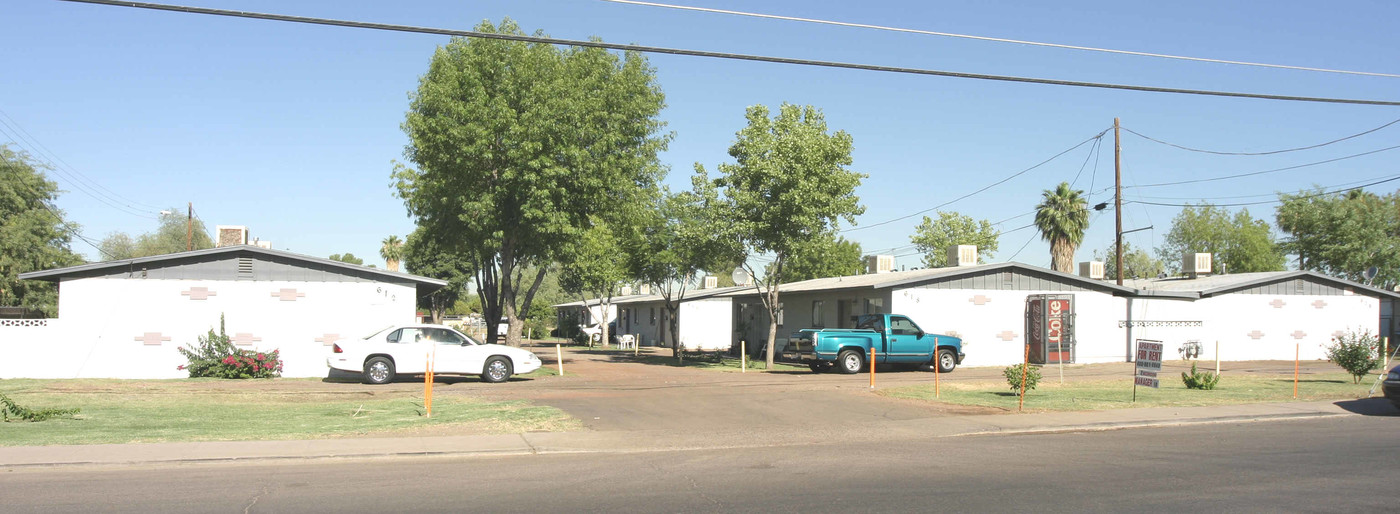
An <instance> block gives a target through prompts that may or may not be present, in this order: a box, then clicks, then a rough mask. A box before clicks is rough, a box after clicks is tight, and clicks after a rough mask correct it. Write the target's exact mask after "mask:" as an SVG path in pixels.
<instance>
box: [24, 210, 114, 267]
mask: <svg viewBox="0 0 1400 514" xmlns="http://www.w3.org/2000/svg"><path fill="white" fill-rule="evenodd" d="M35 203H37V204H39V206H40V207H43V208H44V210H46V211H49V214H52V215H53V217H54V218H57V219H58V221H59V222H60V223H69V222H67V221H64V219H63V216H62V215H60V214H59V213H58V212H56V211H54V210H53V207H49V204H48V203H46V202H43V201H39V202H35ZM72 234H73V236H74V237H77V238H78V239H81V240H82V241H83V242H84V243H87V244H88V245H89V246H91V247H93V249H95V250H97V253H98V254H99V255H103V256H106V257H107V258H108V259H115V258H116V257H114V256H112V254H109V253H107V251H106V250H103V249H102V246H101V245H98V244H97V243H94V242H92V240H91V239H88V238H87V237H85V236H83V233H82V232H79V231H78V229H77V227H73V232H72Z"/></svg>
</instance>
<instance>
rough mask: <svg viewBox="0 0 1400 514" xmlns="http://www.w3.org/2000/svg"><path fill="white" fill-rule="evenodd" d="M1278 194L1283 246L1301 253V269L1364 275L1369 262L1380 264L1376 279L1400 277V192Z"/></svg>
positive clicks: (1277, 215) (1384, 281) (1359, 277)
mask: <svg viewBox="0 0 1400 514" xmlns="http://www.w3.org/2000/svg"><path fill="white" fill-rule="evenodd" d="M1279 199H1280V200H1282V201H1283V204H1282V205H1279V207H1278V210H1277V211H1276V212H1275V219H1276V220H1277V222H1278V227H1279V230H1280V231H1282V232H1283V233H1284V235H1285V237H1284V239H1283V241H1281V242H1280V245H1279V246H1280V248H1281V249H1282V250H1283V251H1284V252H1285V253H1287V254H1290V255H1294V256H1297V257H1298V261H1299V266H1298V267H1299V268H1300V269H1305V270H1312V271H1318V272H1321V273H1326V274H1328V275H1333V276H1338V277H1343V278H1347V279H1350V280H1356V281H1364V280H1365V277H1364V276H1363V273H1364V272H1365V271H1366V268H1369V267H1371V266H1375V267H1376V269H1377V270H1378V271H1379V273H1378V274H1377V276H1376V277H1375V279H1374V280H1375V281H1376V283H1379V284H1395V283H1400V194H1397V193H1392V194H1388V195H1385V196H1378V195H1376V194H1374V193H1368V192H1365V191H1361V190H1353V191H1348V192H1346V193H1324V192H1323V191H1322V190H1321V189H1318V190H1315V191H1303V192H1299V193H1297V194H1281V195H1279Z"/></svg>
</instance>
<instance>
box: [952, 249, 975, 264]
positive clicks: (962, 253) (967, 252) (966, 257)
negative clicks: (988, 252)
mask: <svg viewBox="0 0 1400 514" xmlns="http://www.w3.org/2000/svg"><path fill="white" fill-rule="evenodd" d="M948 265H949V266H976V265H977V245H954V246H949V247H948Z"/></svg>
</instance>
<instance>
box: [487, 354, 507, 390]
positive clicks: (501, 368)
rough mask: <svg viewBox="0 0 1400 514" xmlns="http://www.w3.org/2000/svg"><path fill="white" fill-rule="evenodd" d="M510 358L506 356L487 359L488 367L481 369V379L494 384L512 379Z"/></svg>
mask: <svg viewBox="0 0 1400 514" xmlns="http://www.w3.org/2000/svg"><path fill="white" fill-rule="evenodd" d="M510 374H511V366H510V360H509V359H506V358H505V357H500V356H497V357H492V358H490V359H486V367H484V368H482V370H481V379H482V380H484V381H486V382H491V383H493V384H495V383H500V382H505V381H506V380H510Z"/></svg>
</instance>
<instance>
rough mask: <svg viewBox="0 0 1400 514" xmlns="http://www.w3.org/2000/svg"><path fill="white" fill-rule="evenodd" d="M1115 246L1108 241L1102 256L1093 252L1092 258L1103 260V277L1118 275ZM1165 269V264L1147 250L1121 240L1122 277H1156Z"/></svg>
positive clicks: (1115, 276)
mask: <svg viewBox="0 0 1400 514" xmlns="http://www.w3.org/2000/svg"><path fill="white" fill-rule="evenodd" d="M1116 251H1117V248H1116V246H1115V245H1114V244H1112V243H1110V244H1109V245H1108V249H1107V250H1104V253H1103V256H1102V257H1101V256H1099V254H1098V252H1094V258H1096V259H1102V260H1103V262H1104V265H1103V273H1104V275H1103V276H1104V277H1114V278H1117V277H1118V258H1117V254H1116V253H1115V252H1116ZM1164 271H1166V266H1164V265H1163V264H1162V261H1161V259H1158V258H1156V257H1153V256H1152V254H1150V253H1147V250H1143V249H1142V248H1137V247H1134V246H1133V244H1132V243H1130V242H1127V241H1123V278H1157V275H1160V274H1161V273H1162V272H1164Z"/></svg>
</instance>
